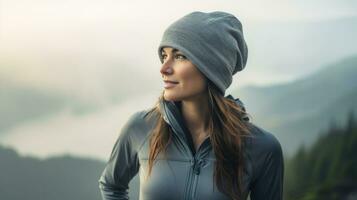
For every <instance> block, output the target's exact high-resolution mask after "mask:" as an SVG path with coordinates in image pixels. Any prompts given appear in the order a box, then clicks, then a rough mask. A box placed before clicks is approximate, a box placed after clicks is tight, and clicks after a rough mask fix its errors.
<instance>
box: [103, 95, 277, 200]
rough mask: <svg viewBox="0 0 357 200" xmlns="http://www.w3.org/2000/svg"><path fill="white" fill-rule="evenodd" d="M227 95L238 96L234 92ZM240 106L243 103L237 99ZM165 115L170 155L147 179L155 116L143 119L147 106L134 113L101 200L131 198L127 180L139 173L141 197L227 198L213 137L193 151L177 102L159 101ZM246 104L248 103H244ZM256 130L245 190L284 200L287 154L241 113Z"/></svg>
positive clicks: (254, 196)
mask: <svg viewBox="0 0 357 200" xmlns="http://www.w3.org/2000/svg"><path fill="white" fill-rule="evenodd" d="M226 98H231V99H234V98H233V97H232V96H231V95H229V96H227V97H226ZM234 100H235V101H236V103H237V104H239V105H241V106H243V103H242V102H241V101H240V100H239V99H238V98H237V99H234ZM160 106H162V108H163V109H164V112H163V117H164V119H165V121H166V122H167V123H168V124H169V125H170V127H171V128H172V130H173V133H174V134H173V137H172V143H170V145H169V146H168V149H167V158H164V157H163V154H162V153H160V154H159V155H158V158H157V161H156V162H155V164H154V166H153V168H152V173H151V176H150V178H149V179H147V182H145V180H144V179H145V176H146V175H147V170H148V152H149V151H148V150H149V133H150V130H152V128H153V127H154V118H152V120H151V121H145V120H144V116H145V115H146V114H147V110H142V111H138V112H136V113H134V114H133V115H132V116H131V117H130V118H129V119H128V121H127V123H126V124H125V125H124V126H123V128H122V129H121V133H120V135H119V137H118V139H117V141H116V143H115V145H114V147H113V149H112V152H111V155H110V158H109V161H108V162H107V165H106V167H105V169H104V171H103V173H102V175H101V176H100V178H99V188H100V191H101V194H102V198H103V200H114V199H116V200H118V199H129V198H128V187H129V186H128V185H129V181H130V180H131V179H132V178H133V177H134V176H135V175H136V174H137V173H139V177H140V192H139V195H140V200H158V199H160V200H165V199H170V200H176V199H177V200H182V199H184V200H186V199H187V200H188V199H190V200H191V199H192V200H193V199H195V200H207V199H211V200H228V199H229V198H228V196H226V195H225V194H223V193H221V192H220V191H219V190H218V189H217V187H216V185H215V184H214V180H213V170H214V161H215V155H214V153H213V150H212V146H211V143H210V138H206V139H205V140H204V141H203V142H202V144H201V145H200V147H199V148H198V150H197V152H195V150H194V147H193V143H192V138H191V137H190V135H189V132H188V131H187V130H188V129H187V127H186V125H185V123H184V120H183V118H182V115H181V113H180V110H179V108H178V105H177V104H176V103H174V102H167V101H163V102H161V104H160ZM243 108H244V107H243ZM243 119H244V120H245V122H246V123H247V124H248V125H250V127H251V128H252V129H251V130H252V135H253V136H254V137H249V138H246V139H244V140H245V142H246V143H245V149H244V155H245V157H244V158H245V167H246V168H245V173H244V176H243V188H244V194H243V197H242V199H247V196H248V194H249V192H250V198H251V200H281V199H282V195H283V176H284V162H283V152H282V148H281V145H280V143H279V141H278V140H277V139H276V137H275V136H274V135H273V134H272V133H270V132H268V131H266V130H264V129H262V128H260V127H258V126H256V125H254V124H253V123H252V122H250V121H249V118H248V117H243Z"/></svg>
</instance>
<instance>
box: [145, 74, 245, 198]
mask: <svg viewBox="0 0 357 200" xmlns="http://www.w3.org/2000/svg"><path fill="white" fill-rule="evenodd" d="M207 92H208V96H209V106H210V108H211V109H210V113H208V114H209V116H210V117H209V122H208V123H209V125H208V127H209V129H208V130H209V135H210V140H211V143H212V148H213V151H214V154H215V156H216V161H215V167H214V175H213V176H214V177H213V178H214V180H215V182H216V185H217V186H218V189H219V190H220V191H222V192H223V193H225V194H227V195H228V196H229V197H231V198H232V199H234V200H238V199H239V197H240V195H241V193H242V189H243V188H242V176H243V170H244V167H243V166H244V164H243V152H242V149H243V144H244V143H243V142H242V137H246V136H249V135H250V131H249V128H248V126H247V122H245V121H244V120H243V116H245V115H249V114H248V113H246V112H245V110H244V109H243V108H242V107H241V106H239V105H237V103H236V102H235V101H234V100H232V99H228V98H225V97H224V96H223V95H222V94H221V93H220V92H219V90H218V89H217V87H216V86H215V85H214V84H212V82H211V81H209V80H208V79H207ZM161 100H163V93H162V95H161V96H160V97H159V101H161ZM159 101H158V102H157V103H156V105H155V106H154V107H153V108H151V109H150V110H149V114H154V115H156V116H159V118H158V120H157V123H156V125H155V126H154V128H153V131H152V133H151V136H150V141H149V142H150V144H149V148H150V151H149V161H148V163H149V171H148V176H150V174H151V170H152V167H153V164H154V160H155V159H156V157H157V156H158V154H159V153H160V152H161V151H163V152H164V155H165V149H166V148H167V146H168V145H169V144H170V142H171V134H172V132H171V131H172V130H171V128H170V126H169V125H168V124H167V123H166V122H165V120H164V119H163V117H162V115H161V110H160V107H159ZM147 116H148V115H147ZM249 116H250V115H249ZM223 183H225V185H224V186H223Z"/></svg>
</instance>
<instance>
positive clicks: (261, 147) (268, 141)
mask: <svg viewBox="0 0 357 200" xmlns="http://www.w3.org/2000/svg"><path fill="white" fill-rule="evenodd" d="M249 128H250V133H251V134H250V135H249V137H247V140H246V145H251V147H252V148H253V149H254V150H256V151H261V152H276V151H281V148H282V147H281V144H280V141H279V140H278V139H277V137H276V136H275V135H274V134H273V133H272V132H271V131H268V130H267V129H265V128H262V127H261V126H258V125H256V124H254V123H252V122H250V123H249Z"/></svg>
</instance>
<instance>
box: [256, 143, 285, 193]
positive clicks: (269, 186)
mask: <svg viewBox="0 0 357 200" xmlns="http://www.w3.org/2000/svg"><path fill="white" fill-rule="evenodd" d="M271 139H272V140H270V144H269V145H267V146H268V147H269V148H268V151H267V154H266V156H265V159H264V162H263V163H264V164H263V165H261V166H260V168H261V169H259V171H260V172H259V174H258V176H257V177H256V179H255V180H254V182H253V183H252V185H251V194H250V198H251V200H282V199H283V180H284V159H283V152H282V148H281V145H280V143H279V142H278V140H277V139H276V138H275V137H271Z"/></svg>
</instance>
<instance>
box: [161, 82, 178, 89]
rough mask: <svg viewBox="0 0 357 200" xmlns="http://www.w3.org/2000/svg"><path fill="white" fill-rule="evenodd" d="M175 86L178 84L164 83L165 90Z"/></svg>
mask: <svg viewBox="0 0 357 200" xmlns="http://www.w3.org/2000/svg"><path fill="white" fill-rule="evenodd" d="M177 84H178V82H173V81H164V87H165V88H172V87H175V86H176V85H177Z"/></svg>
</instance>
